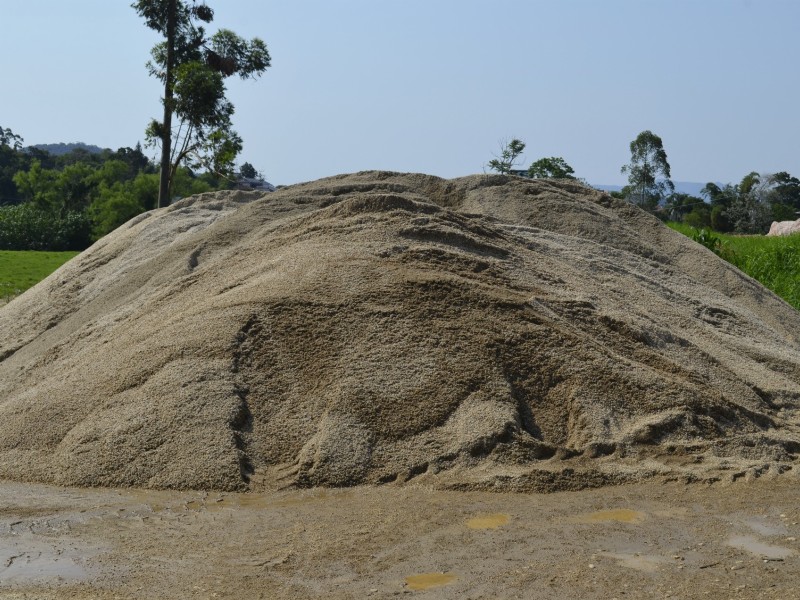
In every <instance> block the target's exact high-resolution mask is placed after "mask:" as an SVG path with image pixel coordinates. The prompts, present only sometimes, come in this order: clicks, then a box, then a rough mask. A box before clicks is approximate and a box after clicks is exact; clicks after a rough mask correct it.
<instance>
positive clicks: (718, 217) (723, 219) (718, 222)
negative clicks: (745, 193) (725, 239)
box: [711, 204, 733, 233]
mask: <svg viewBox="0 0 800 600" xmlns="http://www.w3.org/2000/svg"><path fill="white" fill-rule="evenodd" d="M711 227H713V228H714V229H715V230H716V231H720V232H722V233H728V232H730V231H732V230H733V226H732V225H731V222H730V220H729V219H728V215H727V214H726V213H725V209H724V208H723V207H722V206H720V205H719V204H718V205H717V206H714V207H713V208H712V209H711Z"/></svg>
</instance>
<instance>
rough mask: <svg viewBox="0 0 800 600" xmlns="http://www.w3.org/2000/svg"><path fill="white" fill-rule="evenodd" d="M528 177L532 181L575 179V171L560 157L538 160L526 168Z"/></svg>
mask: <svg viewBox="0 0 800 600" xmlns="http://www.w3.org/2000/svg"><path fill="white" fill-rule="evenodd" d="M528 176H530V177H533V178H534V179H575V170H574V169H573V168H572V167H570V166H569V165H568V164H567V161H565V160H564V159H563V158H561V157H560V156H551V157H550V158H540V159H539V160H537V161H536V162H535V163H533V164H532V165H531V166H530V167H528Z"/></svg>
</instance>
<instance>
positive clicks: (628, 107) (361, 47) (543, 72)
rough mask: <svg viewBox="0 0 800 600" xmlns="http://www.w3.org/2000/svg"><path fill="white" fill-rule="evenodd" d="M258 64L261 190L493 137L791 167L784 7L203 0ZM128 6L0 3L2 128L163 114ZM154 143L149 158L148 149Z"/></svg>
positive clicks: (392, 164) (252, 140)
mask: <svg viewBox="0 0 800 600" xmlns="http://www.w3.org/2000/svg"><path fill="white" fill-rule="evenodd" d="M208 3H209V4H210V5H211V6H212V7H213V8H214V9H215V10H216V18H215V21H214V23H213V24H212V27H226V28H229V29H233V30H234V31H236V32H237V33H238V34H240V35H242V36H244V37H248V38H249V37H253V36H258V37H261V38H262V39H263V40H264V41H265V42H266V43H267V46H268V47H269V50H270V53H271V54H272V58H273V66H272V68H270V69H269V70H268V71H267V73H266V74H265V75H264V76H263V77H262V78H261V79H260V80H259V81H247V82H240V81H230V82H229V85H228V88H229V98H230V99H231V100H232V101H233V103H234V104H235V105H236V109H237V110H236V115H235V117H234V122H235V126H236V129H237V131H239V133H240V134H241V135H242V137H243V138H244V144H245V148H244V152H243V154H242V155H241V158H240V162H242V161H249V162H251V163H252V164H253V165H254V166H255V167H256V168H257V169H259V170H261V171H263V172H264V173H265V174H266V176H267V178H268V179H269V180H270V181H272V182H273V183H277V184H281V183H283V184H288V183H295V182H298V181H306V180H312V179H317V178H319V177H323V176H328V175H334V174H337V173H343V172H351V171H360V170H365V169H390V170H396V171H415V172H425V173H431V174H434V175H439V176H443V177H456V176H461V175H467V174H470V173H478V172H481V171H482V169H483V168H484V165H485V164H486V162H488V160H489V159H491V158H492V154H493V153H498V152H499V141H500V140H502V139H510V138H512V137H517V138H520V139H522V140H523V141H525V142H526V143H527V150H526V153H525V156H524V166H527V165H528V164H529V163H530V162H532V161H534V160H536V159H538V158H541V157H543V156H562V157H563V158H565V159H566V160H567V162H568V163H570V164H571V165H572V166H573V167H574V168H575V171H576V174H577V175H578V176H581V177H584V178H586V179H587V180H588V181H589V182H591V183H595V184H615V183H622V182H624V176H623V175H621V174H620V172H619V170H620V167H621V166H622V165H623V164H625V163H626V162H628V160H629V157H630V154H629V150H628V145H629V143H630V141H631V140H632V139H633V138H634V137H636V135H637V134H638V133H639V132H640V131H642V130H645V129H650V130H652V131H653V132H655V133H656V134H658V135H660V136H661V137H662V139H663V140H664V147H665V149H666V151H667V155H668V158H669V161H670V164H671V165H672V177H673V180H676V181H698V182H706V181H720V182H734V181H738V180H740V179H741V177H742V176H743V175H745V174H746V173H748V172H750V171H753V170H755V171H759V172H775V171H782V170H785V171H789V172H790V173H792V174H793V175H798V176H800V118H798V110H800V70H798V64H800V35H799V34H798V32H800V1H798V0H549V1H546V2H545V1H539V0H527V1H526V0H491V1H489V0H291V1H286V0H282V1H278V0H208ZM129 5H130V2H129V1H128V0H73V1H71V2H65V1H64V0H0V22H2V24H3V26H2V34H0V55H2V56H3V67H2V74H3V79H2V82H3V83H2V92H1V93H0V125H2V126H3V127H10V128H11V129H12V130H13V131H14V132H15V133H17V134H19V135H21V136H22V137H23V138H25V142H26V143H27V144H36V143H53V142H72V141H83V142H87V143H90V144H96V145H99V146H103V147H110V148H114V149H116V148H118V147H120V146H133V145H135V144H136V142H137V141H138V140H142V139H143V137H144V136H143V131H144V128H145V126H146V124H147V122H148V121H149V120H150V118H152V117H156V116H158V115H159V111H160V104H159V98H160V90H159V85H158V82H157V81H156V80H154V79H152V78H150V77H148V75H147V72H146V70H145V68H144V63H145V62H146V61H147V59H148V58H149V50H150V48H151V46H152V45H153V44H154V43H155V42H156V41H157V38H156V36H155V34H154V33H153V32H151V31H150V30H148V29H147V28H146V27H145V26H144V23H143V21H142V20H141V19H140V18H139V17H138V16H137V15H136V13H135V12H134V10H133V9H132V8H130V6H129ZM151 153H152V154H153V155H155V151H151Z"/></svg>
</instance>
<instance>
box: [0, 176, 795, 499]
mask: <svg viewBox="0 0 800 600" xmlns="http://www.w3.org/2000/svg"><path fill="white" fill-rule="evenodd" d="M798 332H800V313H798V312H797V311H795V310H794V309H792V308H791V307H789V306H788V305H786V304H785V303H784V302H783V301H781V300H780V299H778V298H777V297H776V296H774V295H773V294H772V293H771V292H769V291H768V290H766V289H764V288H763V287H762V286H760V285H759V284H758V283H757V282H755V281H753V280H752V279H750V278H748V277H746V276H745V275H743V274H741V273H740V272H739V271H737V270H736V269H734V268H733V267H731V266H730V265H728V264H727V263H725V262H724V261H722V260H721V259H719V258H718V257H716V256H715V255H714V254H713V253H711V252H709V251H707V250H706V249H705V248H702V247H701V246H699V245H697V244H695V243H694V242H692V241H690V240H688V239H687V238H685V237H683V236H681V235H680V234H677V233H675V232H672V231H670V230H669V229H668V228H666V227H664V226H663V225H662V224H661V223H659V222H658V221H657V220H656V219H654V218H653V217H651V216H649V215H647V214H646V213H644V212H642V211H640V210H638V209H636V208H634V207H632V206H630V205H628V204H627V203H625V202H623V201H618V200H615V199H613V198H611V197H610V196H608V195H606V194H604V193H601V192H597V191H594V190H591V189H588V188H586V187H584V186H581V185H580V184H577V183H572V182H553V181H533V180H524V179H520V178H515V177H506V176H471V177H465V178H461V179H454V180H442V179H439V178H436V177H432V176H427V175H415V174H398V173H387V172H365V173H357V174H352V175H342V176H337V177H332V178H328V179H323V180H320V181H316V182H311V183H307V184H300V185H296V186H290V187H287V188H283V189H280V190H278V191H277V192H275V193H273V194H267V195H261V194H258V193H243V192H218V193H214V194H205V195H201V196H197V197H193V198H190V199H187V200H183V201H181V202H178V203H176V204H175V205H173V206H171V207H169V208H167V209H161V210H157V211H152V212H151V213H147V214H146V215H142V216H140V217H137V218H136V219H134V220H133V221H131V222H129V223H128V224H126V225H125V226H123V227H121V228H120V229H118V230H117V231H115V232H114V233H112V234H111V235H109V236H107V237H106V238H104V239H103V240H101V241H100V242H98V243H97V244H95V245H94V246H93V247H92V248H90V249H89V250H87V251H86V252H84V253H83V254H81V255H80V256H78V257H76V259H74V260H72V261H70V262H69V263H67V265H65V266H64V267H62V268H61V269H60V270H59V271H57V272H56V273H54V274H53V275H52V276H51V277H49V278H48V279H47V280H45V281H44V282H42V283H41V284H39V285H38V286H36V287H35V288H33V289H32V290H29V291H28V292H27V293H26V294H24V295H22V296H21V297H19V298H17V299H15V300H14V301H12V302H11V303H9V304H8V305H6V306H4V307H2V308H0V359H2V360H0V477H3V478H11V479H18V480H27V481H40V482H47V483H57V484H69V485H85V486H100V485H102V486H136V487H152V488H214V489H225V490H247V489H262V488H283V487H310V486H349V485H355V484H361V483H374V484H387V483H402V482H405V481H408V480H411V479H414V480H417V481H423V482H429V483H430V484H431V485H434V486H439V487H442V488H452V489H479V488H485V489H509V490H538V491H553V490H560V489H579V488H582V487H593V486H600V485H605V484H610V483H621V482H625V481H636V480H640V479H645V478H650V477H653V476H662V477H667V478H681V479H685V480H716V479H737V478H740V477H754V476H760V475H763V474H766V473H768V474H777V473H782V472H786V471H789V470H792V469H796V468H797V452H798V450H799V449H800V428H799V427H798V425H799V424H800V419H799V418H798V406H799V405H800V338H798V335H799V334H798Z"/></svg>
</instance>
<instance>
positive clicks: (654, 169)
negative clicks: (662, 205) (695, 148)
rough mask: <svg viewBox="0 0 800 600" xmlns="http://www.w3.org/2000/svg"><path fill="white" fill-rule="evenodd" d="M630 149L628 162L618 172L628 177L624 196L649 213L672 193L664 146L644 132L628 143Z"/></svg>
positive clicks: (659, 140) (656, 137)
mask: <svg viewBox="0 0 800 600" xmlns="http://www.w3.org/2000/svg"><path fill="white" fill-rule="evenodd" d="M630 149H631V162H630V163H629V164H627V165H625V166H624V167H622V169H621V171H622V173H627V175H628V185H627V186H626V189H625V191H626V194H625V196H626V198H628V200H630V201H631V202H633V203H634V204H638V205H639V206H641V207H644V208H649V209H651V210H652V209H654V208H655V207H656V206H658V204H659V202H661V200H662V199H663V198H664V197H665V196H667V195H668V194H671V193H672V192H674V191H675V186H674V185H673V184H672V181H671V180H670V172H669V171H670V169H669V163H668V162H667V153H666V152H665V151H664V144H663V143H662V141H661V138H660V137H658V136H657V135H656V134H654V133H653V132H652V131H643V132H641V133H640V134H639V135H638V136H636V139H635V140H633V141H632V142H631V145H630Z"/></svg>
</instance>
